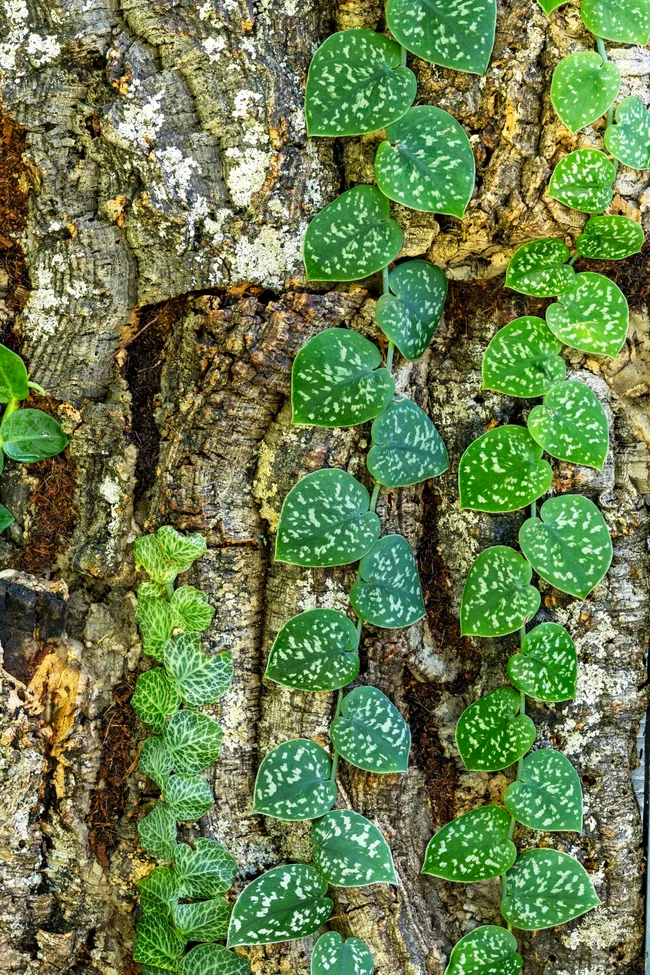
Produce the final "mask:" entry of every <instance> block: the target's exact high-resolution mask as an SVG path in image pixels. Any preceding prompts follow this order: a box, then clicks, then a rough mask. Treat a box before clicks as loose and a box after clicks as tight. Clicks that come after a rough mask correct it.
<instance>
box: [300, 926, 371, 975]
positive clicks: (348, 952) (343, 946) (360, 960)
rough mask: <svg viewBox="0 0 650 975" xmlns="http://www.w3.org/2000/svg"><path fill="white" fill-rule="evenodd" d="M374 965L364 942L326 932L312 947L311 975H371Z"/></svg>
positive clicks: (336, 932) (336, 933)
mask: <svg viewBox="0 0 650 975" xmlns="http://www.w3.org/2000/svg"><path fill="white" fill-rule="evenodd" d="M374 970H375V964H374V961H373V959H372V954H371V952H370V949H369V948H368V945H367V944H366V943H365V941H361V940H360V939H359V938H348V939H347V941H344V940H343V938H342V937H341V935H340V934H339V933H338V931H328V932H327V934H324V935H322V936H321V937H320V938H319V939H318V941H317V942H316V944H315V946H314V951H313V954H312V956H311V975H373V973H374Z"/></svg>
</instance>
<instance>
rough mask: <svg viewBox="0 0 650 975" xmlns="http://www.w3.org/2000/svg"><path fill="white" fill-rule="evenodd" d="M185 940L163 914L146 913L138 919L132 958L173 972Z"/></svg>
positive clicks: (175, 969)
mask: <svg viewBox="0 0 650 975" xmlns="http://www.w3.org/2000/svg"><path fill="white" fill-rule="evenodd" d="M184 947H185V940H184V939H183V938H182V937H181V936H180V935H179V934H177V933H176V932H175V931H174V930H173V929H172V928H171V927H170V925H169V922H168V921H167V918H166V917H165V916H164V915H163V914H154V913H148V914H143V916H142V917H141V918H140V920H139V921H138V926H137V928H136V938H135V948H134V950H133V960H134V961H137V962H140V963H141V964H145V965H154V966H155V967H156V968H160V969H162V970H163V971H167V972H175V971H177V967H178V960H179V958H180V956H181V954H182V953H183V949H184Z"/></svg>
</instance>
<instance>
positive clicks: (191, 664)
mask: <svg viewBox="0 0 650 975" xmlns="http://www.w3.org/2000/svg"><path fill="white" fill-rule="evenodd" d="M162 656H163V661H164V664H165V667H166V668H167V670H168V671H169V673H170V675H171V676H172V677H173V678H174V680H175V681H176V685H177V687H178V690H179V693H180V695H181V697H182V698H183V700H184V701H185V702H186V704H189V705H190V707H194V708H200V707H203V706H204V705H205V704H212V703H213V702H214V701H218V700H219V698H220V697H222V696H223V695H224V694H225V693H226V691H227V690H228V688H229V687H230V685H231V683H232V676H233V667H232V653H231V652H230V651H229V650H228V651H226V652H225V653H220V654H218V655H217V656H215V657H208V656H207V655H206V654H205V653H203V652H202V651H201V639H200V637H199V635H198V633H179V634H178V635H177V636H173V637H172V638H171V640H168V641H167V643H166V644H165V645H164V647H163V649H162Z"/></svg>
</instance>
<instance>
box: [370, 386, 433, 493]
mask: <svg viewBox="0 0 650 975" xmlns="http://www.w3.org/2000/svg"><path fill="white" fill-rule="evenodd" d="M372 443H373V446H372V447H371V448H370V450H369V451H368V460H367V464H368V470H369V471H370V473H371V474H372V476H373V477H374V479H375V481H377V483H378V484H383V485H385V486H386V487H390V488H398V487H406V486H407V485H409V484H419V483H420V482H421V481H428V480H429V478H430V477H439V476H440V474H443V473H444V471H446V470H447V468H448V467H449V456H448V454H447V448H446V447H445V445H444V443H443V442H442V438H441V436H440V434H439V433H438V431H437V430H436V428H435V427H434V425H433V423H432V422H431V420H430V419H429V417H428V416H427V415H426V413H425V412H424V411H423V410H421V409H420V407H419V406H418V405H417V404H416V403H413V402H411V400H408V399H402V400H397V401H396V402H393V403H389V404H388V406H387V407H386V409H385V410H384V412H383V413H382V414H381V416H378V417H377V419H376V420H375V422H374V423H373V425H372Z"/></svg>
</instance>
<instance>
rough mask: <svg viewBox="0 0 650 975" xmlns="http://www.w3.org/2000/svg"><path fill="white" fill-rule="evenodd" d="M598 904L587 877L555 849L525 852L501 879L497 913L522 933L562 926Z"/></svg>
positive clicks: (580, 868)
mask: <svg viewBox="0 0 650 975" xmlns="http://www.w3.org/2000/svg"><path fill="white" fill-rule="evenodd" d="M598 904H600V900H599V898H598V896H597V894H596V891H595V890H594V888H593V884H592V883H591V880H590V878H589V874H588V873H587V871H586V870H585V868H584V867H583V866H582V864H581V863H579V862H578V861H577V860H576V859H574V857H572V856H569V854H568V853H561V852H560V851H559V850H546V849H544V850H537V849H536V850H528V851H527V852H526V853H524V854H523V855H522V856H520V857H519V859H518V860H517V862H516V863H515V865H514V866H513V867H511V868H510V870H509V871H508V873H507V874H506V877H505V885H504V896H503V899H502V901H501V913H502V914H503V916H504V918H505V919H506V921H508V923H509V924H511V925H512V926H513V928H519V929H520V930H522V931H541V930H542V929H543V928H554V927H556V926H557V925H558V924H565V923H566V922H567V921H571V920H573V918H576V917H580V915H581V914H586V913H587V911H591V910H592V909H593V908H594V907H597V906H598Z"/></svg>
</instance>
